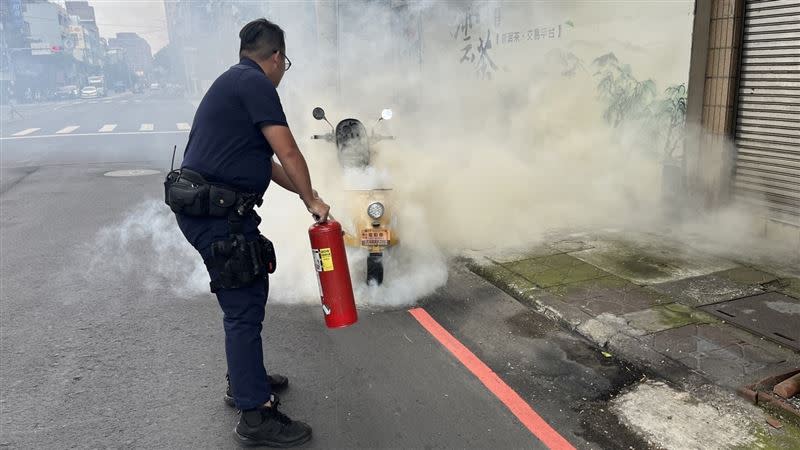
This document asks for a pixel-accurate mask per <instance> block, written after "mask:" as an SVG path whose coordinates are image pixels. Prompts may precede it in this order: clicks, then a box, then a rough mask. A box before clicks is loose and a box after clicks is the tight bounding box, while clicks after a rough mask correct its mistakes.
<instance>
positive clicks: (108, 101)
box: [103, 100, 111, 103]
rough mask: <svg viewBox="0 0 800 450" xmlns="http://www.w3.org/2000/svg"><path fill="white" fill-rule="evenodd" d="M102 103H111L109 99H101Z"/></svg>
mask: <svg viewBox="0 0 800 450" xmlns="http://www.w3.org/2000/svg"><path fill="white" fill-rule="evenodd" d="M103 103H111V100H103Z"/></svg>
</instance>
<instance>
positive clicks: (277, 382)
mask: <svg viewBox="0 0 800 450" xmlns="http://www.w3.org/2000/svg"><path fill="white" fill-rule="evenodd" d="M225 381H226V382H227V383H228V388H227V389H225V397H223V398H222V399H223V400H224V401H225V404H226V405H228V406H230V407H231V408H235V407H236V402H235V401H234V400H233V391H231V376H230V375H228V374H227V373H226V374H225ZM267 381H268V382H269V385H270V387H272V392H280V391H282V390H284V389H286V388H287V387H289V379H288V378H286V377H285V376H283V375H278V374H275V375H267Z"/></svg>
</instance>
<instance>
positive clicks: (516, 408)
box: [408, 308, 575, 450]
mask: <svg viewBox="0 0 800 450" xmlns="http://www.w3.org/2000/svg"><path fill="white" fill-rule="evenodd" d="M408 312H409V313H410V314H411V315H412V316H414V318H415V319H417V322H419V323H420V325H422V327H423V328H425V329H426V330H427V331H428V332H429V333H430V334H431V335H432V336H433V337H434V338H436V340H437V341H439V343H440V344H442V345H443V346H444V347H445V348H446V349H447V350H448V351H449V352H450V353H452V354H453V356H455V357H456V359H458V361H459V362H461V364H463V365H464V367H466V368H467V369H468V370H469V371H470V372H472V374H473V375H475V376H476V377H477V378H478V380H480V382H481V383H483V385H484V386H486V388H487V389H489V391H490V392H491V393H492V394H494V395H495V397H497V398H498V399H499V400H500V401H501V402H503V404H505V405H506V407H507V408H508V409H509V411H511V412H512V413H513V414H514V415H515V416H517V419H519V421H520V422H522V424H523V425H525V428H527V429H528V431H530V432H531V433H533V435H534V436H536V437H537V438H538V439H539V440H540V441H542V443H544V445H546V446H547V447H548V448H550V449H552V450H575V447H573V446H572V445H571V444H570V443H569V442H568V441H567V440H566V439H564V437H563V436H561V435H560V434H558V432H557V431H556V430H555V429H553V427H551V426H550V425H549V424H548V423H547V422H545V421H544V419H542V417H541V416H539V414H537V413H536V411H534V410H533V408H531V407H530V405H528V403H526V402H525V400H523V399H522V397H520V396H519V394H517V393H516V392H515V391H514V390H513V389H511V388H510V387H509V386H508V385H507V384H506V383H505V382H504V381H503V380H502V379H500V377H499V376H497V374H496V373H494V372H493V371H492V369H490V368H489V366H487V365H486V364H484V362H483V361H481V360H480V359H478V357H477V356H475V354H474V353H472V352H471V351H470V350H469V349H468V348H467V347H465V346H464V344H462V343H461V342H459V341H458V339H456V338H455V337H453V335H452V334H450V333H449V332H447V330H445V329H444V328H443V327H442V326H441V325H439V323H438V322H436V319H434V318H433V317H431V315H430V314H428V312H427V311H425V310H424V309H423V308H413V309H410V310H408Z"/></svg>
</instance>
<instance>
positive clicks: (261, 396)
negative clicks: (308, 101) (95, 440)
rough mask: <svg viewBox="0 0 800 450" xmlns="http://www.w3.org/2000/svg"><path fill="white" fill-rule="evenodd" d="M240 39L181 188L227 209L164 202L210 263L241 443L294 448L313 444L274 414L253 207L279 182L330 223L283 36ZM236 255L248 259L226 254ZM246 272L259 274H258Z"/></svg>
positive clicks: (277, 383) (252, 33)
mask: <svg viewBox="0 0 800 450" xmlns="http://www.w3.org/2000/svg"><path fill="white" fill-rule="evenodd" d="M239 38H240V39H241V46H240V50H239V56H240V62H239V64H236V65H234V66H232V67H231V68H230V69H228V70H227V71H226V72H225V73H223V74H222V75H220V77H219V78H217V80H216V81H215V82H214V83H213V84H212V85H211V87H210V88H209V89H208V92H207V93H206V94H205V96H204V97H203V100H202V101H201V102H200V105H199V106H198V108H197V112H196V113H195V117H194V123H193V125H192V128H191V130H192V131H191V133H190V134H189V141H188V144H187V146H186V151H185V153H184V160H183V164H182V165H181V177H184V178H190V179H191V183H190V184H188V185H186V186H188V187H186V186H184V187H186V189H197V192H202V194H196V197H197V198H202V202H205V201H208V197H209V195H210V197H211V198H210V201H211V204H212V206H211V208H212V210H213V209H214V208H215V206H214V205H216V204H217V203H216V202H218V203H219V205H222V207H224V208H223V209H220V211H223V212H222V213H218V214H217V215H216V216H209V215H207V211H206V209H203V208H201V209H202V212H198V211H199V210H198V211H194V210H193V209H192V207H191V206H192V205H193V204H197V201H195V199H194V198H188V197H186V198H183V197H182V196H184V195H188V194H186V189H184V191H182V192H178V193H176V194H172V195H171V194H167V197H168V203H170V200H169V197H170V196H171V197H172V203H171V204H170V206H171V207H173V206H174V207H173V211H177V212H176V217H177V221H178V226H179V227H180V229H181V231H182V232H183V234H184V236H186V239H188V240H189V242H190V243H191V244H192V245H193V246H194V247H195V248H196V249H197V250H198V251H199V252H200V254H201V255H202V257H203V261H204V262H205V263H206V266H207V268H208V271H209V275H210V277H211V288H212V291H213V292H216V295H217V300H218V302H219V305H220V307H221V308H222V311H223V313H224V319H223V322H224V327H225V352H226V356H227V361H228V373H229V383H228V391H227V393H226V402H227V403H229V404H231V405H235V406H236V408H238V409H239V410H240V411H241V415H240V418H239V422H238V424H237V425H236V429H235V437H236V438H237V439H238V440H239V441H240V442H241V443H243V444H247V445H268V446H278V447H291V446H295V445H300V444H302V443H304V442H306V441H308V440H309V439H311V427H309V426H308V425H307V424H305V423H303V422H300V421H294V420H291V419H290V418H289V417H287V416H286V415H285V414H283V413H281V412H279V411H278V404H279V403H278V398H277V397H276V396H275V395H274V394H273V393H272V391H273V390H276V389H280V388H285V387H286V386H287V385H288V380H287V379H286V377H284V376H281V375H276V374H270V375H267V373H266V371H265V369H264V362H263V352H262V346H261V327H262V325H261V324H262V321H263V320H264V306H265V304H266V300H267V295H268V291H269V281H268V277H267V275H266V273H265V271H266V270H267V269H266V268H264V267H263V266H264V265H265V264H267V265H268V263H267V262H266V261H265V260H264V253H265V249H264V246H263V245H260V244H259V245H255V243H256V242H259V243H264V242H268V240H266V239H265V238H263V237H262V236H260V234H259V231H258V224H259V223H260V221H261V219H260V218H259V217H258V215H256V213H255V212H254V211H252V206H253V205H254V204H260V198H261V196H262V195H263V194H264V192H265V191H266V189H267V187H268V186H269V184H270V181H274V182H275V183H277V184H278V185H279V186H281V187H283V188H284V189H287V190H289V191H291V192H295V193H297V194H298V195H299V196H300V199H301V200H302V201H303V203H304V204H305V206H306V208H307V209H308V211H309V212H310V213H311V214H312V216H313V217H314V218H315V220H317V221H318V222H322V221H325V220H326V219H327V217H328V211H329V209H330V208H329V206H328V205H326V204H325V203H324V202H323V201H322V200H321V199H320V198H319V197H318V196H317V195H316V191H314V190H313V189H312V187H311V179H310V176H309V172H308V166H307V165H306V161H305V159H304V158H303V154H302V153H300V150H299V149H298V147H297V143H296V142H295V140H294V137H293V136H292V132H291V131H290V130H289V126H288V124H287V122H286V116H285V115H284V112H283V108H282V106H281V102H280V99H279V98H278V92H277V91H276V88H277V87H278V84H280V82H281V79H282V78H283V75H284V73H285V72H286V71H287V70H288V69H289V67H290V66H291V62H290V61H289V58H288V57H287V56H286V43H285V40H284V33H283V30H282V29H281V28H280V27H279V26H278V25H276V24H274V23H272V22H270V21H268V20H266V19H258V20H254V21H252V22H250V23H248V24H247V25H245V26H244V28H242V30H241V32H240V33H239ZM273 155H275V156H277V158H278V161H279V162H276V161H274V160H273V158H272V157H273ZM190 174H191V176H192V177H194V178H191V177H189V175H190ZM204 183H205V184H204ZM206 185H208V186H212V187H211V191H208V190H207V188H205V187H204V186H206ZM198 186H199V187H198ZM193 192H194V191H193ZM209 192H211V194H209ZM215 192H216V194H215ZM231 192H232V193H231ZM192 195H195V194H192ZM215 195H216V196H217V197H215ZM176 199H177V200H176ZM176 202H179V203H180V204H179V205H178V206H175V203H176ZM231 202H234V203H235V204H233V207H230V205H231ZM187 205H188V206H187ZM181 208H183V209H181ZM189 211H191V212H192V214H189V213H187V212H189ZM218 212H219V211H218ZM242 236H243V238H244V239H241V238H242ZM269 245H270V246H271V244H269ZM237 249H238V250H237ZM247 249H250V250H252V252H253V253H252V254H247V251H250V250H247ZM259 249H260V250H259ZM237 251H241V252H244V253H239V255H240V256H242V255H244V256H242V257H241V258H239V259H236V258H235V257H234V256H230V255H235V254H237V253H236V252H237ZM267 253H268V252H267ZM251 257H252V258H251ZM259 258H260V259H259ZM250 261H256V262H253V263H251V262H250ZM253 264H255V265H256V266H258V268H255V269H254V266H253ZM272 264H274V261H273V262H272ZM248 271H251V272H252V271H255V272H253V273H255V277H253V276H252V275H253V273H248Z"/></svg>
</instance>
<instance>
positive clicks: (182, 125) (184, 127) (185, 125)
mask: <svg viewBox="0 0 800 450" xmlns="http://www.w3.org/2000/svg"><path fill="white" fill-rule="evenodd" d="M175 125H177V126H178V129H179V130H182V131H188V130H189V129H191V128H192V127H191V126H190V125H189V124H188V123H186V122H181V123H176V124H175Z"/></svg>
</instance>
